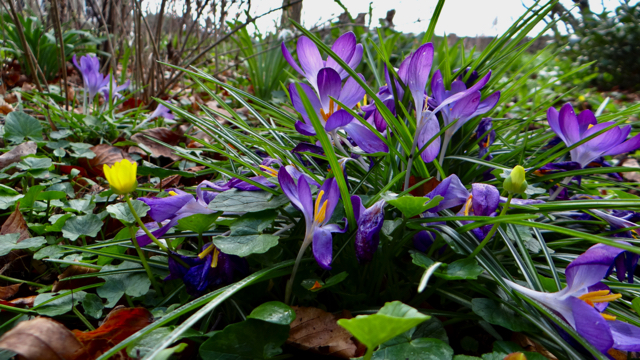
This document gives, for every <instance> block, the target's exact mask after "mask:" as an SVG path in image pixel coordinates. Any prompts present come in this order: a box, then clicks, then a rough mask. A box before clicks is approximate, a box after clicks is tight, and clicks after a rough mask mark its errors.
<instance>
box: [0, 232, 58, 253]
mask: <svg viewBox="0 0 640 360" xmlns="http://www.w3.org/2000/svg"><path fill="white" fill-rule="evenodd" d="M19 238H20V234H19V233H14V234H7V235H0V256H5V255H7V254H8V253H10V252H11V250H18V249H36V248H39V247H40V246H42V245H44V244H46V243H47V241H46V240H45V239H44V237H42V236H38V237H33V238H29V239H24V240H22V241H20V242H18V239H19Z"/></svg>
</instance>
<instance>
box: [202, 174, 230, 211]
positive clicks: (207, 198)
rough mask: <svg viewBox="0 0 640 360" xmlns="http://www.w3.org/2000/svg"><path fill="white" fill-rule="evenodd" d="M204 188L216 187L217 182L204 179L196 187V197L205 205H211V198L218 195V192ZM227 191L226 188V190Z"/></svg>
mask: <svg viewBox="0 0 640 360" xmlns="http://www.w3.org/2000/svg"><path fill="white" fill-rule="evenodd" d="M204 189H214V190H215V189H216V184H214V183H212V182H211V181H207V180H204V181H203V182H201V183H200V184H199V185H198V186H197V187H196V198H197V200H198V202H199V203H200V204H202V205H203V206H207V205H209V203H210V202H211V200H213V199H214V198H215V197H216V196H218V193H217V192H213V191H208V190H204ZM225 191H226V190H225Z"/></svg>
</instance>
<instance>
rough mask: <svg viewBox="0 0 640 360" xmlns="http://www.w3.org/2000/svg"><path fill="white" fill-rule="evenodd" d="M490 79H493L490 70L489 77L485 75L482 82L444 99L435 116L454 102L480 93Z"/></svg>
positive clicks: (436, 109) (435, 111)
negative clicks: (477, 92)
mask: <svg viewBox="0 0 640 360" xmlns="http://www.w3.org/2000/svg"><path fill="white" fill-rule="evenodd" d="M490 78H491V70H489V72H488V73H487V75H485V76H484V77H483V78H482V79H480V80H479V81H478V82H477V83H475V84H474V85H473V86H472V87H470V88H468V89H467V90H465V91H462V92H459V93H457V94H455V95H451V96H449V97H448V98H446V99H444V100H443V101H442V102H441V103H440V104H439V105H438V107H436V108H435V109H434V110H433V113H434V114H435V113H437V112H439V111H440V110H442V109H443V108H444V107H445V106H447V105H449V104H451V103H453V102H455V101H458V100H460V99H462V98H464V97H465V96H467V95H469V94H471V93H474V92H476V91H478V90H480V89H482V88H483V87H484V86H485V85H486V84H487V83H488V82H489V79H490Z"/></svg>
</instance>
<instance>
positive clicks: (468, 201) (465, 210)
mask: <svg viewBox="0 0 640 360" xmlns="http://www.w3.org/2000/svg"><path fill="white" fill-rule="evenodd" d="M472 200H473V195H469V198H468V199H467V203H466V204H465V205H464V216H469V211H470V210H471V202H472Z"/></svg>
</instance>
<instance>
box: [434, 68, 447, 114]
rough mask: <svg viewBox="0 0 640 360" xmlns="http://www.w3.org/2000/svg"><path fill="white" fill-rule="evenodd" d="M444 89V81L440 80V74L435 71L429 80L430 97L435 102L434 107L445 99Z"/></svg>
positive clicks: (438, 71)
mask: <svg viewBox="0 0 640 360" xmlns="http://www.w3.org/2000/svg"><path fill="white" fill-rule="evenodd" d="M446 91H447V90H446V89H445V87H444V80H443V79H442V73H441V72H440V70H437V71H436V72H435V73H434V74H433V77H432V78H431V96H432V98H433V99H434V100H435V104H436V106H438V105H439V104H440V103H442V102H443V101H444V99H446V98H447V93H446Z"/></svg>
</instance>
